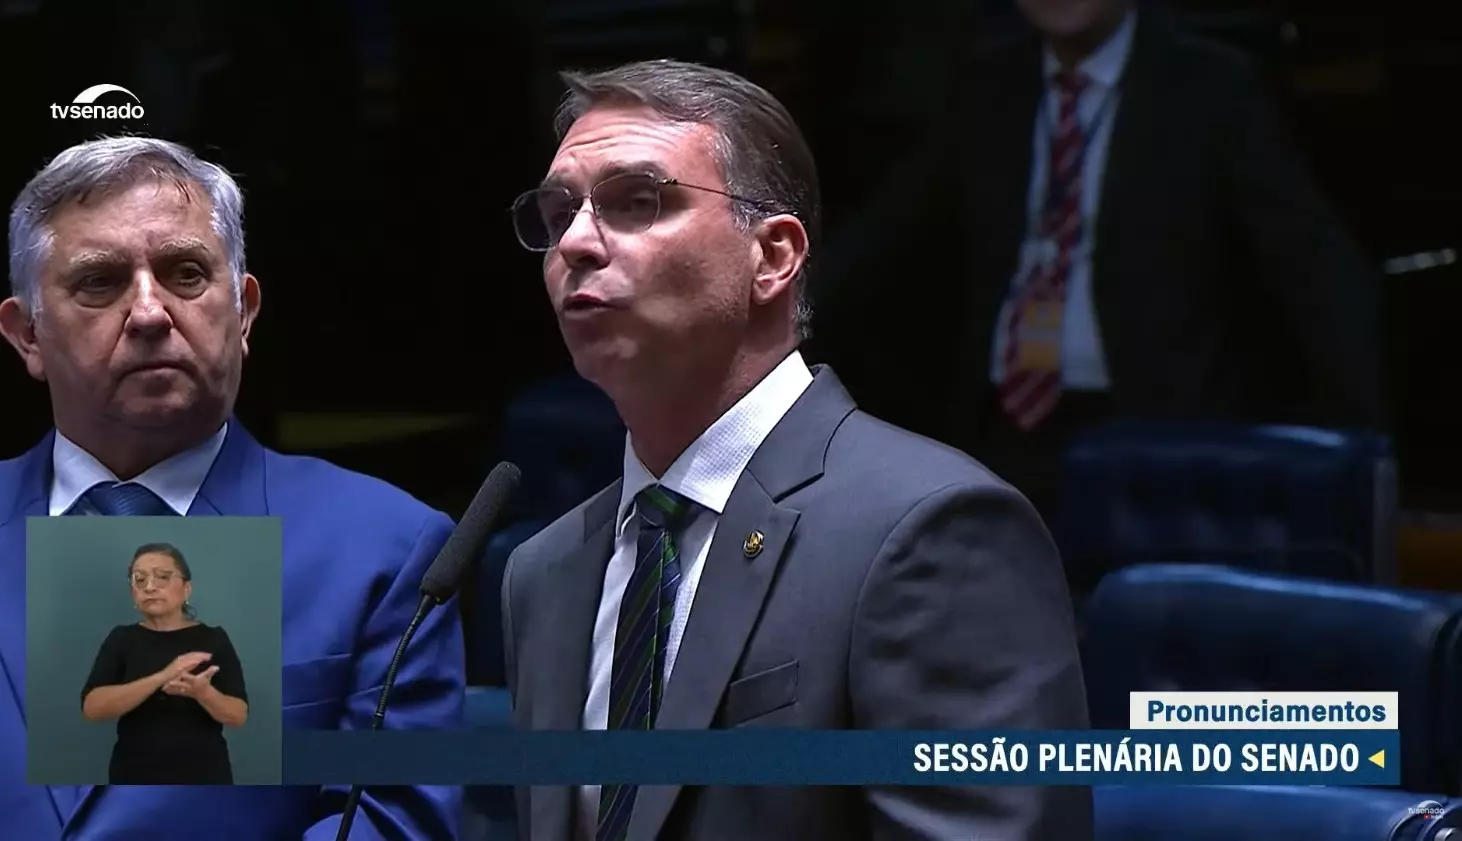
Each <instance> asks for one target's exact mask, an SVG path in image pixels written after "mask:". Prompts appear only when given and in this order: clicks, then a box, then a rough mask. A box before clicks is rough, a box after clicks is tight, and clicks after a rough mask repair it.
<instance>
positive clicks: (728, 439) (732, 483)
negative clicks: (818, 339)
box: [617, 351, 812, 532]
mask: <svg viewBox="0 0 1462 841" xmlns="http://www.w3.org/2000/svg"><path fill="white" fill-rule="evenodd" d="M811 384H812V371H811V370H809V369H808V367H807V363H806V362H804V361H803V360H802V354H801V353H799V352H797V351H793V352H792V354H791V355H790V356H788V357H787V358H786V359H784V360H782V361H781V363H780V364H778V365H777V367H775V368H773V369H772V371H771V373H769V374H767V375H766V376H765V377H763V378H762V381H761V382H759V383H757V384H756V386H755V387H754V388H752V389H751V391H748V392H747V393H746V394H745V395H744V396H743V397H742V398H741V399H740V400H738V401H736V405H734V406H732V407H731V408H730V409H728V410H726V413H725V414H723V415H721V417H719V418H717V419H716V422H715V423H713V424H711V426H710V428H709V429H707V430H706V431H705V432H703V433H701V436H700V437H699V438H697V439H695V441H694V442H692V443H691V445H690V446H689V447H686V448H685V452H683V453H681V454H680V457H679V458H677V459H676V460H675V463H674V464H672V465H670V468H669V469H668V470H666V471H665V475H664V476H662V477H660V478H659V479H656V478H655V476H654V474H652V473H651V472H650V471H649V469H647V468H646V467H645V465H644V464H643V463H642V462H641V461H640V459H639V456H637V455H635V448H634V441H633V440H632V439H631V438H630V436H629V435H628V434H626V435H625V442H624V485H623V488H622V489H621V490H620V494H619V520H618V521H617V522H618V529H617V531H619V532H622V531H623V530H624V526H625V523H626V522H627V521H628V519H629V515H630V511H631V509H632V508H633V506H634V501H635V496H636V495H637V494H638V493H639V492H640V491H642V490H644V489H645V488H648V487H650V486H651V485H656V484H659V485H663V486H664V487H666V488H669V489H670V490H672V491H675V492H676V493H678V494H680V495H681V496H683V497H685V498H686V499H689V500H691V501H692V502H695V503H696V504H698V505H700V506H701V507H703V508H708V509H710V510H711V511H714V512H715V513H716V515H717V516H720V514H721V512H722V511H724V510H725V509H726V501H727V500H729V499H730V498H731V491H732V490H733V489H734V488H735V487H736V483H737V481H739V480H740V479H741V472H742V471H743V470H745V469H746V465H747V464H749V463H750V462H751V457H752V456H753V455H755V454H756V450H757V448H758V447H760V446H761V444H762V441H765V440H766V437H767V436H768V435H770V434H771V432H772V429H773V428H774V427H775V426H776V425H777V424H778V423H780V422H781V420H782V417H783V416H784V415H786V414H787V410H788V409H791V408H792V404H793V403H796V402H797V398H799V397H801V396H802V392H804V391H806V390H807V387H808V386H809V385H811Z"/></svg>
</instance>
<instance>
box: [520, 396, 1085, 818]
mask: <svg viewBox="0 0 1462 841" xmlns="http://www.w3.org/2000/svg"><path fill="white" fill-rule="evenodd" d="M815 374H816V375H815V379H814V381H813V383H812V385H811V386H809V387H808V389H807V391H806V392H804V393H803V395H802V397H801V398H800V399H799V400H798V401H797V403H796V404H794V405H793V407H792V409H791V410H790V411H789V412H788V413H787V415H786V416H785V417H784V418H783V419H782V421H781V423H779V424H778V425H777V427H776V428H775V429H774V430H773V431H772V433H771V435H770V436H769V437H768V438H767V439H766V440H765V442H763V444H762V445H761V447H760V448H759V449H758V450H757V452H756V455H755V456H754V457H753V458H752V460H751V463H750V465H748V467H747V469H746V471H745V472H744V473H743V474H742V476H741V479H740V481H739V482H737V484H736V488H735V490H734V491H733V492H732V494H731V498H730V501H729V502H728V504H727V506H726V510H725V512H724V513H723V514H722V516H721V520H720V523H719V525H718V526H717V528H716V537H715V539H714V540H713V542H712V544H711V548H710V553H709V555H708V557H707V560H706V567H705V570H704V572H703V578H702V579H701V582H700V586H699V588H698V589H697V592H696V597H695V603H694V605H693V607H692V609H691V613H690V620H689V624H688V626H687V628H686V631H685V636H684V638H683V640H682V642H681V647H680V653H679V656H678V657H677V659H676V665H675V670H674V672H673V673H672V674H671V679H670V682H669V684H668V686H667V688H666V690H665V699H664V702H663V704H662V706H661V709H660V713H659V718H658V720H657V724H656V726H657V727H660V728H664V729H703V728H726V727H748V726H750V727H795V728H809V729H849V728H858V729H890V730H898V729H926V728H927V729H977V728H1004V729H1017V728H1062V729H1070V728H1083V727H1086V726H1087V713H1086V694H1085V688H1084V685H1083V682H1082V675H1081V667H1080V664H1079V662H1078V659H1077V647H1076V633H1075V631H1074V628H1073V625H1074V622H1073V618H1072V610H1071V602H1070V597H1069V595H1068V594H1067V590H1066V584H1065V580H1064V577H1063V575H1062V570H1061V561H1060V558H1059V556H1058V555H1057V552H1056V548H1055V546H1054V545H1053V544H1052V542H1051V539H1050V537H1049V535H1048V534H1047V532H1046V529H1045V527H1044V526H1043V525H1042V523H1041V521H1040V519H1039V517H1038V516H1037V515H1036V512H1035V511H1034V509H1032V508H1031V506H1030V504H1029V503H1027V502H1026V500H1025V499H1024V498H1022V497H1021V496H1020V495H1019V494H1018V493H1017V492H1016V491H1014V490H1012V489H1011V488H1010V487H1009V486H1008V485H1006V484H1004V483H1003V482H1001V481H1000V480H999V479H998V478H996V477H995V476H993V475H991V474H990V473H988V472H987V471H985V470H984V469H983V468H982V467H981V466H980V465H979V464H977V463H976V462H974V461H972V460H970V458H969V457H967V456H965V455H964V454H962V453H959V452H957V451H955V450H952V449H948V448H946V447H944V446H941V445H939V444H936V443H934V442H932V441H929V440H927V439H924V438H920V437H918V436H916V435H914V434H912V433H910V432H907V431H904V430H902V429H898V428H896V427H893V426H890V425H888V424H886V423H883V422H882V421H879V420H877V419H875V418H873V417H870V416H869V415H866V414H864V413H863V412H860V411H858V409H857V407H856V406H855V405H854V403H853V400H852V398H850V397H849V396H848V393H847V392H846V391H845V390H844V389H843V386H842V385H841V384H840V383H839V382H838V380H837V377H836V376H834V375H833V373H832V371H831V370H829V369H826V368H821V369H815ZM618 500H619V485H618V483H616V484H615V485H612V486H610V487H609V488H606V489H605V490H604V491H602V492H600V493H599V494H597V495H596V496H594V497H593V498H592V499H590V500H588V501H587V502H585V503H584V504H582V505H580V506H579V507H578V508H576V509H574V510H573V511H570V512H569V513H568V514H565V515H564V516H563V517H561V518H560V519H559V520H557V521H556V522H554V523H553V524H552V525H550V526H548V527H547V528H546V529H544V530H543V531H542V532H540V533H538V534H537V535H536V536H534V537H533V538H531V539H529V540H528V541H527V542H525V543H524V544H522V546H520V547H519V548H518V550H517V551H516V552H514V553H513V555H512V557H511V558H510V559H509V561H508V567H507V573H506V576H505V578H504V583H503V622H504V630H505V639H506V645H507V651H506V662H507V673H508V684H509V687H510V688H511V689H512V692H513V720H514V724H515V726H516V727H519V728H522V729H539V730H573V729H578V728H579V727H580V721H581V716H582V713H583V708H584V701H585V696H586V693H587V676H588V668H589V653H590V641H591V636H592V626H593V622H594V616H595V612H596V610H597V608H598V604H599V598H600V592H601V589H602V584H603V579H604V571H605V568H606V566H607V564H608V561H609V557H610V554H611V552H612V543H613V535H614V522H613V521H614V517H615V513H616V508H617V503H618ZM753 529H756V530H759V531H761V532H762V533H763V534H765V536H766V538H765V544H764V549H763V550H762V552H761V553H760V554H758V555H757V556H756V557H755V558H753V559H750V560H748V559H747V558H746V557H745V554H744V552H743V550H742V543H743V540H744V538H745V536H746V535H747V534H748V533H749V532H750V531H752V530H753ZM574 802H575V800H574V794H573V790H572V789H570V788H549V787H534V788H532V789H520V790H519V792H518V804H519V822H520V826H521V827H522V829H521V834H522V837H523V838H525V839H532V841H569V839H570V838H571V837H572V835H571V822H572V812H573V809H574ZM1091 813H1092V807H1091V796H1090V792H1089V791H1088V790H1087V789H1077V788H974V787H962V788H940V787H933V786H930V787H908V788H856V787H820V788H813V787H808V788H691V787H681V786H644V787H641V788H640V790H639V794H638V797H637V799H636V801H635V806H634V815H633V818H632V820H631V826H630V839H631V841H650V839H656V838H659V839H667V840H668V839H687V840H688V841H689V840H691V839H693V840H694V841H709V840H710V839H728V840H729V841H749V840H750V839H756V841H783V839H785V841H810V839H838V841H858V839H878V841H892V839H935V841H968V840H969V839H977V838H978V839H991V840H994V839H998V841H1090V839H1091V837H1092V825H1091V821H1092V814H1091Z"/></svg>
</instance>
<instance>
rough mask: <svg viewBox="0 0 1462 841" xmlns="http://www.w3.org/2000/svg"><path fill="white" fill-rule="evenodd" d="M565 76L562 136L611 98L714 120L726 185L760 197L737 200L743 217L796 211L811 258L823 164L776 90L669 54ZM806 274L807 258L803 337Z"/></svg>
mask: <svg viewBox="0 0 1462 841" xmlns="http://www.w3.org/2000/svg"><path fill="white" fill-rule="evenodd" d="M559 75H560V78H562V79H563V82H564V84H565V85H566V86H567V87H568V92H567V93H566V94H565V95H564V98H563V101H562V103H560V105H559V107H558V113H557V114H555V116H554V131H555V132H556V133H557V134H558V138H559V140H563V138H564V136H565V135H566V134H568V131H569V128H570V127H571V126H572V125H573V124H574V122H575V121H576V120H578V119H579V118H580V117H582V116H583V115H584V114H585V113H586V112H587V111H589V110H590V109H592V108H593V107H595V106H597V105H604V104H612V103H634V104H637V105H644V106H646V107H648V108H650V109H651V110H653V111H655V112H656V113H658V114H661V115H663V116H664V117H666V118H667V119H670V120H674V121H676V122H685V123H699V124H702V125H708V126H710V127H711V128H713V129H715V131H716V140H715V143H714V146H713V148H712V154H713V156H714V158H715V161H716V165H717V166H718V167H719V169H720V171H721V177H722V179H723V180H724V181H725V182H726V191H727V192H729V193H734V194H736V195H738V196H742V197H745V198H747V199H751V200H753V201H754V202H757V204H755V205H752V204H748V203H746V202H732V208H733V212H734V213H735V214H736V219H737V222H738V224H740V225H741V226H742V228H743V229H745V230H750V229H751V226H752V224H753V223H754V222H755V221H757V220H758V219H762V218H765V217H767V216H768V215H771V214H773V213H790V214H792V215H794V216H796V217H797V218H798V219H799V220H801V222H802V225H803V226H804V227H805V228H806V229H807V238H808V243H809V247H808V251H809V261H810V254H811V253H812V252H814V251H815V250H816V245H817V242H818V240H819V238H820V235H821V225H822V207H821V201H822V200H821V196H820V195H819V188H818V183H817V166H816V163H815V162H814V161H813V158H812V150H811V149H809V148H808V146H807V141H806V139H805V138H804V137H803V136H802V131H801V130H800V129H799V128H798V127H797V123H796V122H795V121H794V120H793V119H792V116H791V114H789V113H788V112H787V109H786V108H785V107H784V106H783V105H782V103H781V102H778V101H777V99H776V97H774V96H772V95H771V94H770V93H768V92H767V91H766V90H764V89H763V88H761V87H759V86H757V85H755V84H753V83H751V82H749V81H747V80H746V79H743V78H742V77H740V76H738V75H736V74H735V73H731V72H730V71H727V70H720V69H717V68H713V67H705V66H702V65H699V64H691V63H688V62H683V61H670V60H665V59H662V60H656V61H641V62H635V63H632V64H625V65H622V66H620V67H615V68H612V69H609V70H603V71H600V72H597V73H578V72H565V73H561V74H559ZM807 274H808V267H807V265H806V264H804V265H803V268H802V271H801V272H800V273H799V274H798V275H797V278H796V280H795V283H794V288H795V290H796V295H797V332H798V336H799V337H800V338H802V339H806V338H807V337H808V336H810V335H811V333H812V329H811V327H812V301H811V296H810V294H809V292H808V289H807Z"/></svg>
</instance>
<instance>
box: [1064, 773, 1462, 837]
mask: <svg viewBox="0 0 1462 841" xmlns="http://www.w3.org/2000/svg"><path fill="white" fill-rule="evenodd" d="M1093 799H1094V801H1095V807H1096V841H1311V840H1312V839H1313V841H1445V833H1446V831H1447V830H1453V831H1454V833H1455V834H1454V835H1453V836H1452V837H1453V838H1462V830H1458V829H1457V828H1458V827H1462V808H1459V807H1458V806H1457V805H1456V804H1452V803H1449V802H1448V799H1447V798H1446V797H1444V796H1427V795H1421V794H1413V793H1411V792H1404V791H1382V790H1379V789H1354V788H1316V787H1310V786H1300V787H1290V786H1264V787H1257V786H1255V787H1250V786H1173V787H1157V786H1141V787H1139V786H1130V787H1129V786H1103V787H1100V788H1097V789H1096V791H1095V792H1094V797H1093Z"/></svg>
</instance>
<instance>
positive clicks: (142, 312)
mask: <svg viewBox="0 0 1462 841" xmlns="http://www.w3.org/2000/svg"><path fill="white" fill-rule="evenodd" d="M132 290H133V291H132V306H131V308H130V309H129V310H128V313H127V329H128V330H129V331H131V332H134V333H152V332H157V331H161V330H166V329H168V328H170V327H171V326H172V318H171V316H169V315H168V311H167V306H166V304H165V301H164V296H165V295H166V294H167V293H166V291H165V290H164V289H163V288H162V285H161V284H159V283H158V282H157V277H156V276H155V275H153V273H152V272H151V271H148V270H146V269H144V270H142V271H139V272H137V274H136V275H134V276H133V278H132Z"/></svg>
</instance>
